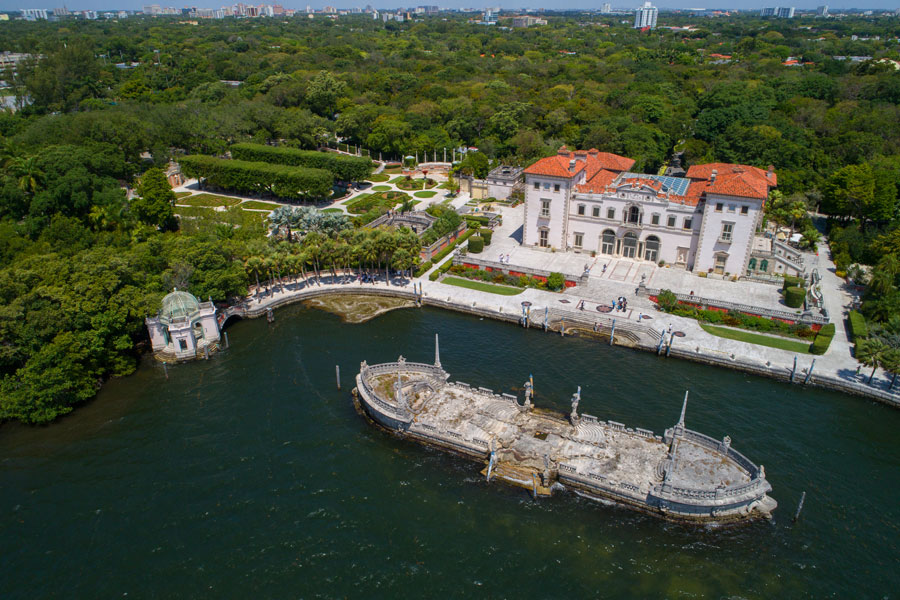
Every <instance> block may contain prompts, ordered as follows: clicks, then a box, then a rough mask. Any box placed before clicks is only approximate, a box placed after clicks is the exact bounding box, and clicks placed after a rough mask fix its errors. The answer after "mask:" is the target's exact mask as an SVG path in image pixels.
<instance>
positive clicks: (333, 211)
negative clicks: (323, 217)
mask: <svg viewBox="0 0 900 600" xmlns="http://www.w3.org/2000/svg"><path fill="white" fill-rule="evenodd" d="M322 212H323V213H337V214H343V212H344V211H342V210H341V209H339V208H323V209H322Z"/></svg>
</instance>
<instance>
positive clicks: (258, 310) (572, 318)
mask: <svg viewBox="0 0 900 600" xmlns="http://www.w3.org/2000/svg"><path fill="white" fill-rule="evenodd" d="M408 283H409V282H407V283H406V284H405V285H402V286H401V285H391V286H386V285H384V284H383V283H381V282H379V283H377V284H363V285H362V286H357V285H353V284H352V283H340V284H334V283H328V284H311V285H307V284H308V281H307V282H303V284H302V285H303V287H301V288H299V289H293V290H288V291H286V292H279V294H281V296H280V297H275V296H269V297H267V298H265V299H263V300H261V301H259V302H256V303H255V305H254V301H255V300H258V299H256V298H253V296H248V297H247V298H245V301H244V302H245V304H247V305H249V306H246V307H229V308H228V309H226V312H225V314H226V318H225V321H223V323H222V326H224V323H225V322H227V321H228V319H230V318H232V317H239V318H250V319H253V318H258V317H261V316H263V315H265V314H266V313H267V312H268V311H269V310H274V309H275V308H279V307H282V306H287V305H289V304H294V303H296V302H302V301H304V300H309V299H312V298H318V297H322V296H330V295H354V296H381V297H393V298H403V299H406V300H411V301H413V302H415V301H416V300H417V299H418V295H417V294H416V293H415V292H414V291H412V289H409V288H408ZM413 283H418V282H415V281H413ZM429 287H430V286H429ZM418 306H433V307H436V308H443V309H445V310H452V311H455V312H461V313H466V314H470V315H474V316H479V317H483V318H490V319H494V320H499V321H505V322H508V323H515V324H517V325H518V326H519V327H523V326H524V325H523V323H522V317H521V315H519V314H517V313H514V312H511V311H504V310H503V307H502V306H501V307H500V308H499V309H497V308H494V307H491V306H489V305H481V306H479V305H478V302H477V301H476V302H473V303H472V304H471V305H469V304H468V303H463V302H462V301H460V300H458V299H455V298H453V296H452V293H451V294H450V295H448V296H446V299H443V298H438V297H436V296H435V295H433V294H429V292H428V290H425V291H424V293H423V294H422V296H421V301H420V303H419V304H418ZM320 310H322V309H320ZM564 312H565V314H562V313H564ZM382 314H383V313H382ZM375 316H378V315H375ZM579 317H583V315H579V314H577V313H571V314H569V313H568V312H566V311H562V310H560V309H554V314H553V318H552V319H548V322H547V325H546V331H547V332H548V333H549V332H551V331H552V332H555V333H560V332H561V335H565V334H566V333H567V332H569V333H570V334H572V333H574V334H575V335H578V333H577V330H579V329H581V330H585V333H587V334H589V335H590V334H595V335H596V336H597V337H599V338H606V339H607V340H608V339H609V336H610V333H611V331H614V332H615V333H614V337H615V340H614V341H613V345H616V346H625V347H628V348H635V349H639V350H643V351H649V352H656V353H658V354H663V353H665V354H666V356H667V357H668V356H674V357H675V358H680V359H686V360H689V361H693V362H697V363H702V364H707V365H712V366H716V367H723V368H728V369H731V370H737V371H743V372H745V373H750V374H753V375H759V376H763V377H768V378H770V379H776V380H779V381H783V382H788V383H794V384H799V385H801V386H810V387H816V388H821V389H828V390H832V391H837V392H843V393H846V394H849V395H853V396H858V397H863V398H867V399H869V400H874V401H876V402H879V403H881V404H885V405H888V406H891V407H893V408H900V397H898V396H897V395H895V394H891V393H890V392H888V391H886V390H881V389H877V388H874V387H872V386H869V385H867V384H864V383H860V382H858V381H848V380H845V379H841V378H838V377H833V376H830V375H827V374H823V373H818V372H815V371H814V372H813V373H812V375H810V376H809V377H808V380H807V372H806V371H807V369H806V368H802V367H801V365H797V370H796V372H794V374H793V377H792V374H791V369H790V368H786V367H783V366H780V365H775V364H765V363H756V362H751V361H747V360H743V359H742V358H740V357H739V356H737V354H736V353H732V354H730V355H728V354H726V353H724V352H723V353H722V354H723V355H722V356H717V355H715V354H712V353H711V352H709V351H707V352H704V351H703V350H701V349H700V347H699V346H696V349H694V350H691V349H688V346H689V345H688V343H685V342H680V343H673V344H672V346H671V348H668V349H667V348H666V345H665V343H662V342H664V340H662V342H661V341H660V339H659V333H658V332H656V331H655V330H653V329H652V328H651V327H648V326H643V325H636V324H635V323H633V322H629V321H627V320H625V322H623V323H620V324H615V320H614V323H613V327H614V329H612V328H611V327H610V326H609V325H608V324H602V325H600V326H599V328H598V329H596V330H595V329H594V323H596V322H597V320H598V317H597V315H592V317H593V319H592V322H591V323H585V322H584V320H583V319H581V318H579ZM373 318H374V317H373ZM606 318H608V317H606ZM538 320H539V319H537V318H535V319H533V320H530V321H529V322H528V325H527V326H528V328H529V329H533V328H537V329H545V326H544V324H543V323H539V322H538ZM654 333H655V334H656V335H655V336H654V335H653V334H654ZM591 337H594V336H593V335H591ZM660 348H661V351H660V352H658V349H660ZM792 379H793V381H792Z"/></svg>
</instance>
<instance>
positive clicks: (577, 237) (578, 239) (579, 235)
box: [575, 233, 584, 248]
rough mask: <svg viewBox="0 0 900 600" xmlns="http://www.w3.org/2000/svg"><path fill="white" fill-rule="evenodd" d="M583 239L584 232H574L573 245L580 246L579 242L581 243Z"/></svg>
mask: <svg viewBox="0 0 900 600" xmlns="http://www.w3.org/2000/svg"><path fill="white" fill-rule="evenodd" d="M583 241H584V234H583V233H576V234H575V247H576V248H581V243H582V242H583Z"/></svg>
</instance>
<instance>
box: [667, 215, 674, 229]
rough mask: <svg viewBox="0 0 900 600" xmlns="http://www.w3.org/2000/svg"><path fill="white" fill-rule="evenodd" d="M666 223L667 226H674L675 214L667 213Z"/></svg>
mask: <svg viewBox="0 0 900 600" xmlns="http://www.w3.org/2000/svg"><path fill="white" fill-rule="evenodd" d="M668 224H669V227H675V215H669V220H668Z"/></svg>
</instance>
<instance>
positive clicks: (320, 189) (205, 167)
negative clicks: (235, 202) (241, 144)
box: [178, 154, 334, 198]
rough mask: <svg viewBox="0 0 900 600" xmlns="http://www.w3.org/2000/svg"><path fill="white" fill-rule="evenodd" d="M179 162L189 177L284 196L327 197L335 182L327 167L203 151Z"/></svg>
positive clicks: (218, 185)
mask: <svg viewBox="0 0 900 600" xmlns="http://www.w3.org/2000/svg"><path fill="white" fill-rule="evenodd" d="M178 163H179V164H180V165H181V170H182V172H183V173H184V174H185V175H186V176H188V177H197V178H200V177H205V178H206V180H207V182H208V183H210V184H212V185H214V186H216V187H220V188H223V189H227V190H233V191H236V192H245V193H251V194H258V193H260V192H269V193H271V194H274V195H275V196H278V197H280V198H302V197H304V196H327V195H328V194H330V193H331V186H332V185H333V183H334V177H332V175H331V173H330V172H328V171H326V170H324V169H308V168H305V167H288V166H284V165H272V164H269V163H264V162H247V161H243V160H227V159H224V158H217V157H215V156H205V155H201V154H194V155H188V156H182V157H181V158H179V159H178Z"/></svg>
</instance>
